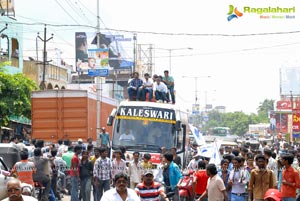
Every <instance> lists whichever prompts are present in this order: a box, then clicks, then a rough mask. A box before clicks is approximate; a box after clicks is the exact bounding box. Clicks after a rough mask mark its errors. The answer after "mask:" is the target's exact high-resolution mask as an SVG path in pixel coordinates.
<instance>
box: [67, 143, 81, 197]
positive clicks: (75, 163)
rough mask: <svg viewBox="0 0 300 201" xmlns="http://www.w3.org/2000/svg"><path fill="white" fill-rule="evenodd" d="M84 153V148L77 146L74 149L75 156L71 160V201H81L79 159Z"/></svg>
mask: <svg viewBox="0 0 300 201" xmlns="http://www.w3.org/2000/svg"><path fill="white" fill-rule="evenodd" d="M81 151H82V146H81V145H80V144H77V145H76V146H75V148H74V152H75V154H74V155H73V157H72V160H71V168H70V176H71V187H72V188H71V201H79V197H78V183H79V171H80V170H79V157H78V155H79V154H80V153H81Z"/></svg>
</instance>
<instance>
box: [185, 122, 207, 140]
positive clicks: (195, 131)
mask: <svg viewBox="0 0 300 201" xmlns="http://www.w3.org/2000/svg"><path fill="white" fill-rule="evenodd" d="M189 126H190V129H191V131H192V133H193V136H194V138H195V140H196V142H197V144H198V145H204V144H206V142H205V139H204V137H203V135H202V133H201V132H200V131H199V130H198V128H196V127H194V126H193V125H192V124H189Z"/></svg>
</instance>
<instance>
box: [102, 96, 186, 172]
mask: <svg viewBox="0 0 300 201" xmlns="http://www.w3.org/2000/svg"><path fill="white" fill-rule="evenodd" d="M187 123H188V113H187V112H183V111H181V110H180V108H179V107H177V106H176V105H173V104H166V103H156V102H145V101H127V100H126V101H122V102H121V103H120V104H119V106H118V107H117V108H114V109H113V110H112V112H111V115H110V116H109V117H108V120H107V125H108V126H113V128H112V142H111V153H113V151H114V150H117V149H119V148H120V146H125V147H126V153H128V154H129V156H130V157H132V156H131V155H130V154H132V153H133V152H134V151H138V152H140V153H142V154H143V153H149V154H150V155H151V162H152V163H153V164H154V165H157V164H159V163H160V160H159V156H160V153H161V148H162V147H165V148H166V149H167V150H170V149H171V148H172V147H176V149H177V154H178V155H179V156H180V157H181V162H182V166H183V167H185V166H186V162H187V161H186V158H187V157H186V156H185V144H186V129H187V128H186V127H187ZM124 134H127V137H126V140H123V139H124V137H122V135H123V136H124ZM129 135H130V136H131V137H129ZM126 155H127V154H126ZM130 160H131V159H130Z"/></svg>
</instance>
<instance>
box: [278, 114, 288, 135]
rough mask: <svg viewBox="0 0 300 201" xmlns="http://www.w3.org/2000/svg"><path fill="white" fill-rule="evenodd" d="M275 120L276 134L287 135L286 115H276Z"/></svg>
mask: <svg viewBox="0 0 300 201" xmlns="http://www.w3.org/2000/svg"><path fill="white" fill-rule="evenodd" d="M275 119H276V129H277V132H281V133H288V114H284V113H276V115H275Z"/></svg>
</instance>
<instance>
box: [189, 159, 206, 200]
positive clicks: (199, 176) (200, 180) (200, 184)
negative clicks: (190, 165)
mask: <svg viewBox="0 0 300 201" xmlns="http://www.w3.org/2000/svg"><path fill="white" fill-rule="evenodd" d="M205 168H206V163H205V162H204V161H199V162H198V170H197V172H196V173H195V174H194V181H193V192H195V197H196V199H198V198H199V197H200V196H201V195H202V194H203V193H205V191H206V186H207V180H208V178H209V177H208V176H207V174H206V169H205ZM205 199H206V198H205ZM205 199H203V200H205Z"/></svg>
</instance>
